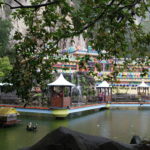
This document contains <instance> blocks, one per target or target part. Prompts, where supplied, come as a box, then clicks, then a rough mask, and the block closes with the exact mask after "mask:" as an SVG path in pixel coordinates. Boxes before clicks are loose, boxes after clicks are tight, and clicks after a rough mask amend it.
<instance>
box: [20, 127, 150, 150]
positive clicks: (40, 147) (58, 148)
mask: <svg viewBox="0 0 150 150" xmlns="http://www.w3.org/2000/svg"><path fill="white" fill-rule="evenodd" d="M143 148H144V149H143ZM145 148H146V149H145ZM147 148H150V147H149V146H144V145H141V144H139V145H138V144H124V143H120V142H116V141H114V140H111V139H108V138H104V137H98V136H91V135H87V134H83V133H79V132H76V131H73V130H70V129H68V128H64V127H60V128H58V129H56V130H54V131H53V132H51V133H49V134H47V135H46V136H45V137H44V138H42V139H41V140H40V141H39V142H37V143H36V144H34V145H33V146H31V147H28V148H24V149H22V150H150V149H147Z"/></svg>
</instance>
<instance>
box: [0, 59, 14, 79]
mask: <svg viewBox="0 0 150 150" xmlns="http://www.w3.org/2000/svg"><path fill="white" fill-rule="evenodd" d="M11 69H12V65H11V64H10V62H9V58H8V57H3V58H0V81H1V80H2V79H3V78H4V77H5V76H7V75H8V74H9V72H10V71H11Z"/></svg>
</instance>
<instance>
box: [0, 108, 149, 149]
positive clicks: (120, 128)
mask: <svg viewBox="0 0 150 150" xmlns="http://www.w3.org/2000/svg"><path fill="white" fill-rule="evenodd" d="M149 115H150V110H103V111H99V112H93V113H88V114H86V115H83V114H82V115H81V114H80V115H76V116H73V117H69V118H66V119H63V120H56V119H54V118H52V117H49V116H39V115H36V116H35V115H30V116H29V115H26V116H22V115H21V116H20V117H19V119H21V120H22V121H21V123H20V124H19V125H16V126H13V127H8V128H0V149H1V150H18V149H20V148H22V147H26V146H30V145H33V144H34V143H36V142H38V141H39V140H40V139H41V138H42V137H44V136H45V135H46V134H47V133H49V132H50V131H52V130H54V129H56V128H58V127H60V126H64V127H67V128H70V129H73V130H76V131H79V132H82V133H86V134H90V135H96V136H103V137H107V138H111V139H114V140H117V141H121V142H124V143H129V142H130V140H131V138H132V136H133V135H139V136H140V137H141V138H146V139H150V134H149V133H150V117H149ZM30 121H31V122H33V123H38V131H36V132H29V131H26V125H27V123H28V122H30Z"/></svg>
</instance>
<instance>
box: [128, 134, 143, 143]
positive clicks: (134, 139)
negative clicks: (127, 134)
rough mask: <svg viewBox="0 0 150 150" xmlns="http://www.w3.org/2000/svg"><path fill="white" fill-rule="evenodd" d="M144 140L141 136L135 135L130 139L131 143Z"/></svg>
mask: <svg viewBox="0 0 150 150" xmlns="http://www.w3.org/2000/svg"><path fill="white" fill-rule="evenodd" d="M141 143H142V140H141V138H140V137H139V136H137V135H134V136H133V137H132V139H131V141H130V144H141Z"/></svg>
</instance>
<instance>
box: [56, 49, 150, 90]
mask: <svg viewBox="0 0 150 150" xmlns="http://www.w3.org/2000/svg"><path fill="white" fill-rule="evenodd" d="M62 53H68V54H69V62H68V63H57V64H56V65H55V66H54V68H55V69H57V70H58V71H59V72H62V70H63V72H66V73H74V72H78V71H82V72H88V71H92V72H94V73H95V74H96V76H95V80H96V81H97V83H99V82H102V80H103V79H104V78H105V77H106V76H107V75H109V74H111V73H112V72H113V68H114V67H113V61H114V60H113V59H110V60H98V59H97V56H98V53H97V51H95V50H93V49H92V48H91V47H88V49H87V50H86V49H85V50H80V49H75V48H73V47H71V48H69V49H68V50H63V51H62ZM85 55H88V56H90V61H88V64H86V68H80V64H79V63H78V62H79V61H78V58H79V57H82V56H85ZM115 61H116V63H117V67H118V68H122V67H123V63H122V61H123V60H115ZM96 64H99V67H100V70H101V71H99V70H98V69H97V67H96ZM129 68H130V70H131V71H128V70H126V69H124V72H119V74H118V75H117V77H116V78H117V82H114V83H112V86H120V87H124V86H125V87H128V86H131V87H133V88H134V87H136V86H137V85H139V84H140V83H141V82H142V81H145V83H147V84H148V85H150V66H145V68H146V69H147V70H148V74H147V75H146V76H144V77H142V76H141V73H142V68H141V67H140V66H136V67H135V65H134V64H130V65H129ZM133 68H134V69H133Z"/></svg>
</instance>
